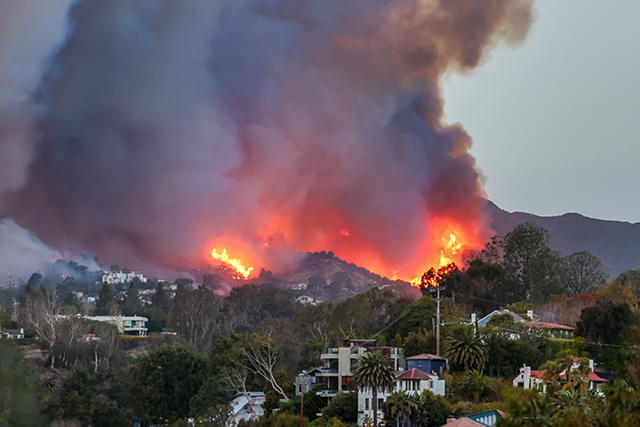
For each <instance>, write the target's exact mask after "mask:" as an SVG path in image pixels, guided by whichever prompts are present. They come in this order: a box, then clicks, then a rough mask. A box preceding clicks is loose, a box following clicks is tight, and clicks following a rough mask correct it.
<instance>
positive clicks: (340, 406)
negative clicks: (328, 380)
mask: <svg viewBox="0 0 640 427" xmlns="http://www.w3.org/2000/svg"><path fill="white" fill-rule="evenodd" d="M322 418H326V419H332V418H338V419H339V420H341V421H342V422H344V423H347V424H349V423H356V422H358V394H357V393H338V394H337V395H336V396H335V397H334V398H333V399H331V401H329V404H328V405H327V407H326V408H324V410H323V411H322Z"/></svg>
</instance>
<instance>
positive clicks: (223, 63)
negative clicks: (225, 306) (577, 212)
mask: <svg viewBox="0 0 640 427" xmlns="http://www.w3.org/2000/svg"><path fill="white" fill-rule="evenodd" d="M20 4H21V6H20V7H21V11H20V13H21V15H20V16H22V22H24V23H25V24H26V25H18V26H5V25H4V24H6V23H5V22H4V20H3V22H2V24H3V25H2V28H3V30H1V31H3V32H4V33H3V37H2V38H1V40H2V41H1V42H0V43H1V45H0V46H1V49H2V50H0V55H1V57H0V61H1V63H2V64H12V66H19V67H21V68H20V69H19V70H18V71H17V72H13V71H12V70H9V71H7V70H6V69H4V68H3V70H2V72H1V74H0V87H2V88H3V91H4V92H6V91H7V88H8V90H9V91H10V92H11V91H13V92H14V93H15V94H16V95H15V96H12V97H11V98H10V99H9V100H4V99H3V101H2V103H1V104H0V147H1V150H2V153H3V156H2V158H0V162H1V165H0V170H2V172H0V173H2V174H3V175H2V177H3V183H4V184H3V186H2V187H1V188H0V191H1V192H2V194H1V195H0V197H1V199H0V217H2V216H4V217H9V218H13V219H14V220H15V221H16V222H17V223H18V224H20V225H22V226H24V227H26V228H28V229H29V230H32V231H33V232H35V233H36V234H37V235H38V236H39V237H40V238H41V239H43V241H45V242H46V243H48V244H50V245H52V246H55V247H61V248H72V249H78V250H88V251H91V252H92V253H94V254H96V255H97V256H98V258H99V259H100V260H104V262H105V263H119V264H136V265H139V266H141V267H143V268H145V267H147V268H165V269H171V268H178V267H182V266H185V265H193V264H196V263H198V262H202V260H203V259H205V258H206V257H207V256H208V251H209V250H210V249H211V247H213V246H221V247H222V246H224V247H229V248H230V250H232V251H235V252H233V253H241V254H242V256H243V257H244V258H246V259H248V260H249V262H251V263H252V264H254V265H255V266H256V267H257V268H259V267H260V266H262V265H268V266H271V267H272V268H277V266H278V265H281V266H283V265H286V264H287V263H288V262H290V261H292V258H291V256H292V255H293V254H296V253H298V252H303V251H308V250H310V251H313V250H332V251H334V252H335V253H336V254H337V255H338V256H340V257H342V258H344V259H347V260H349V261H352V262H356V263H358V264H360V265H363V266H366V267H367V268H369V269H371V270H377V271H378V272H381V273H383V274H387V275H392V274H395V273H398V276H399V277H403V278H407V277H410V276H411V275H412V274H414V273H415V272H416V271H420V270H422V267H423V264H424V262H425V260H430V261H433V260H435V259H437V257H438V253H439V252H438V251H439V248H438V245H439V244H440V238H441V236H440V234H443V235H448V234H447V233H449V232H450V231H449V230H448V228H449V227H454V228H456V230H458V231H460V233H461V234H463V235H464V237H465V243H466V244H468V245H478V244H480V243H481V242H482V240H483V239H484V238H486V237H487V234H488V230H487V228H486V224H485V218H484V216H483V213H482V207H483V203H484V202H483V197H484V192H483V190H482V186H481V177H480V174H479V172H478V170H477V169H476V166H475V161H474V159H473V157H471V156H470V155H469V153H468V151H467V150H468V148H469V147H470V144H471V139H470V137H469V135H468V134H467V133H466V132H465V131H464V129H463V128H462V126H460V125H448V124H446V123H444V122H443V120H442V104H443V100H442V98H441V92H440V79H441V77H442V76H443V75H444V74H445V73H448V72H465V71H468V70H471V69H473V68H474V67H475V66H477V65H478V64H479V63H480V62H481V61H482V60H483V59H484V58H486V54H487V53H488V52H489V51H490V50H491V48H492V47H493V46H495V44H496V43H498V42H507V43H518V42H521V41H522V40H524V38H525V36H526V34H527V31H528V29H529V27H530V25H531V23H532V5H531V1H526V0H519V1H511V0H493V1H488V2H477V1H475V0H467V1H456V2H438V1H435V0H433V1H423V2H419V1H415V0H394V1H386V0H385V1H382V0H374V1H369V2H344V1H336V0H323V1H290V0H270V1H236V0H233V1H219V2H211V1H196V0H193V1H187V2H172V1H157V2H130V1H124V0H114V1H109V2H82V1H80V2H74V3H73V6H71V5H70V2H38V1H31V2H24V3H20ZM15 7H16V6H14V4H13V3H9V4H3V5H1V6H0V16H4V17H9V18H8V19H9V20H11V19H14V17H15V16H16V14H17V12H16V11H14V10H10V9H13V8H15ZM0 19H1V18H0ZM5 20H6V18H5ZM27 35H28V36H29V37H27V38H26V39H25V36H27ZM15 52H27V53H28V55H26V56H24V57H22V58H21V59H22V62H18V65H15V64H16V62H15V60H14V56H15ZM24 70H28V71H29V73H27V74H25V76H27V77H25V79H24V80H23V81H21V80H15V79H13V76H15V75H18V76H22V75H23V73H22V72H23V71H24ZM16 126H17V128H16ZM436 224H441V225H440V226H438V227H436Z"/></svg>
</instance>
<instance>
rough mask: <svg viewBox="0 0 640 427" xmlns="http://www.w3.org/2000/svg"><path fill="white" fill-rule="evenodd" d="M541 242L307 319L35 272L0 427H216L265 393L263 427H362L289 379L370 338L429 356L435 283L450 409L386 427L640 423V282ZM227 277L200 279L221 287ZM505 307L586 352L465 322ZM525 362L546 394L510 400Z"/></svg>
mask: <svg viewBox="0 0 640 427" xmlns="http://www.w3.org/2000/svg"><path fill="white" fill-rule="evenodd" d="M547 242H548V234H547V233H546V232H545V231H544V230H543V229H540V228H539V227H537V226H535V225H533V224H523V225H520V226H518V227H516V228H515V229H514V230H513V231H512V232H511V233H509V234H508V235H506V236H505V237H504V238H498V237H496V238H494V239H492V241H491V242H490V243H489V244H488V245H487V246H486V247H485V248H484V249H483V250H482V251H480V252H478V253H476V254H472V256H471V257H470V258H469V261H468V262H467V263H465V265H464V266H460V267H457V266H448V267H447V268H445V269H440V270H438V271H436V270H432V271H430V272H427V274H426V275H425V278H424V280H423V282H424V283H423V284H424V286H423V291H424V292H423V295H422V296H421V297H420V298H417V299H413V298H410V297H407V296H406V295H404V294H403V295H400V294H397V293H395V292H394V291H393V290H391V289H388V288H387V289H384V290H381V289H378V288H375V287H372V288H371V289H369V290H368V291H366V292H363V293H360V294H356V295H353V296H351V297H349V298H346V299H342V300H340V301H327V302H320V303H317V304H315V305H306V306H305V305H301V304H299V303H297V302H296V299H295V296H296V294H295V293H294V292H293V291H292V290H290V289H286V288H285V287H283V286H278V285H274V284H266V285H260V286H258V285H255V284H248V285H244V286H240V287H236V288H234V289H232V290H231V291H230V292H229V294H228V295H220V294H218V293H215V292H213V291H212V290H211V289H210V288H208V287H205V286H194V284H193V281H192V280H191V279H187V278H181V279H177V280H176V281H174V282H173V283H164V282H159V281H157V280H151V281H149V283H146V284H142V283H140V282H137V281H133V282H130V283H126V284H117V285H108V284H101V283H96V280H97V278H96V277H94V276H92V275H91V273H90V272H88V271H86V270H85V269H82V268H81V266H78V265H75V266H66V265H65V268H66V269H69V268H70V269H72V270H73V271H75V272H76V273H75V274H76V275H75V276H73V277H69V276H67V277H64V278H63V277H59V276H55V277H53V276H51V275H46V274H45V275H42V274H33V275H32V276H31V277H30V278H29V280H28V282H26V283H25V284H24V286H23V287H21V288H20V291H19V292H16V291H15V290H6V289H3V290H1V292H0V304H2V305H1V308H0V328H2V329H3V330H4V329H16V328H19V327H22V328H24V329H25V335H26V338H25V339H22V340H15V341H12V342H8V341H0V425H47V424H52V423H54V424H55V423H58V424H59V425H60V423H68V424H74V423H75V424H79V425H94V426H100V425H131V423H132V422H139V423H141V424H142V425H149V424H166V425H187V424H188V421H187V420H189V419H192V420H194V422H195V423H197V424H199V425H221V424H224V422H225V421H226V420H227V419H228V417H229V413H230V407H229V403H230V402H231V400H232V399H233V398H234V397H235V396H237V395H242V394H246V393H248V392H256V391H262V392H264V393H265V403H264V405H263V409H264V416H263V417H262V418H261V419H260V420H257V421H256V423H255V425H262V426H267V425H281V426H288V425H291V426H293V425H296V426H297V425H299V422H300V415H301V413H300V412H301V407H302V412H303V414H302V415H303V419H304V420H305V422H306V423H308V425H313V426H343V425H353V424H354V423H356V422H357V414H358V412H357V395H356V393H341V394H339V395H338V396H336V397H335V398H333V399H331V400H330V401H329V402H327V400H326V399H325V398H322V397H320V395H319V394H316V391H315V390H311V391H309V392H307V393H305V396H304V401H302V399H301V397H300V396H296V395H295V390H294V381H295V377H296V376H297V375H298V373H299V372H300V370H302V369H306V370H310V369H313V368H315V367H318V366H322V365H323V361H322V360H320V354H321V353H322V352H323V351H324V349H326V348H329V347H336V346H341V345H342V343H343V341H344V340H345V339H349V338H374V337H375V338H376V339H377V341H378V344H379V345H393V346H399V347H404V350H405V355H406V356H411V355H415V354H420V353H435V351H436V348H435V342H436V337H435V311H436V301H435V295H434V293H433V291H432V289H433V285H434V284H437V285H439V286H440V293H441V297H442V298H441V312H442V315H441V317H442V325H441V334H442V337H443V340H442V344H443V346H442V347H443V355H445V356H446V357H447V358H448V359H449V372H448V373H447V374H446V375H445V380H446V396H444V397H442V396H434V395H433V394H431V393H428V392H424V393H419V394H418V393H416V394H408V393H402V392H396V393H393V394H392V395H391V396H390V397H389V398H388V399H387V401H386V402H385V403H384V405H383V406H382V407H381V409H382V411H383V413H384V417H385V422H386V423H387V424H388V425H393V424H396V425H399V424H402V425H416V426H424V425H442V424H444V423H445V422H446V418H447V417H448V416H451V415H452V416H455V417H462V416H466V415H470V414H474V413H478V412H482V411H485V410H489V409H500V410H502V411H503V412H504V413H505V414H506V417H505V418H504V419H503V420H501V424H502V425H549V426H551V425H554V426H555V425H635V424H637V421H636V420H637V418H638V415H640V352H639V351H638V348H639V345H640V332H639V331H640V316H639V315H638V307H637V303H638V297H639V292H638V280H637V279H638V275H637V271H636V270H631V271H629V272H625V273H623V274H622V275H620V277H618V278H617V279H616V280H613V281H610V282H608V283H605V282H606V280H605V278H604V274H603V273H602V266H601V263H599V261H598V260H597V259H595V258H594V257H593V256H591V255H589V254H587V253H582V252H580V253H576V254H571V255H569V256H566V257H563V256H561V255H560V254H558V253H556V252H554V251H552V250H551V249H549V248H548V245H547ZM327 256H329V255H327ZM267 276H268V273H264V274H263V276H262V277H263V278H264V277H267ZM216 280H217V279H216V278H215V277H213V276H210V277H208V278H207V280H206V281H207V283H209V284H214V285H216V286H218V285H219V284H218V282H217V281H216ZM349 280H350V279H349V277H348V276H347V277H344V275H336V277H332V278H330V279H325V278H322V277H320V276H318V275H317V274H316V275H314V276H312V278H309V280H308V282H309V283H308V285H309V287H310V289H312V290H313V289H316V288H317V289H323V292H325V293H328V292H329V291H327V290H325V289H324V288H326V287H328V286H331V284H332V283H334V284H335V283H338V284H340V283H341V284H342V285H344V283H346V282H347V281H349ZM342 285H340V286H342ZM345 286H346V285H345ZM341 289H342V288H341ZM83 292H86V293H87V294H88V295H91V296H95V297H96V301H95V303H91V302H88V301H87V299H86V295H85V296H84V297H83V295H82V293H83ZM336 292H337V291H336ZM338 293H339V294H340V298H343V297H344V295H343V292H342V291H340V292H338ZM14 301H18V304H17V305H14ZM500 308H506V309H509V310H511V311H512V312H515V313H517V314H519V315H520V316H522V317H524V318H526V316H527V312H528V311H529V310H533V311H534V313H535V320H540V321H545V322H553V323H560V324H565V325H569V326H575V328H576V329H575V338H571V337H567V336H562V337H554V336H552V335H551V334H549V333H548V332H546V331H543V330H538V329H532V328H531V327H530V326H527V325H526V324H525V323H521V322H518V321H515V320H514V319H513V317H512V316H511V315H509V314H507V315H498V316H494V317H493V319H492V320H491V321H490V322H489V323H488V325H487V326H486V327H482V328H480V327H477V326H476V325H471V324H470V318H471V313H476V314H477V315H479V316H482V315H484V314H487V313H489V312H490V311H492V310H494V309H500ZM79 314H138V315H144V316H146V317H147V318H149V324H148V326H149V330H150V336H149V337H146V338H138V337H129V336H121V335H120V334H119V332H118V330H117V328H116V327H115V326H113V325H109V324H107V323H103V322H93V321H89V320H87V319H85V318H83V317H82V316H78V315H79ZM164 331H171V332H175V334H176V335H172V334H161V333H160V332H164ZM589 359H592V360H594V362H595V363H596V365H597V366H598V367H600V368H604V369H606V372H600V373H599V375H605V376H607V377H608V378H609V381H608V382H607V383H606V384H604V385H602V386H601V388H600V390H601V393H600V392H595V391H594V390H593V389H592V388H591V389H590V388H589V385H588V382H587V381H585V378H586V376H587V375H589V374H590V372H589V370H590V368H589V364H588V363H587V362H588V360H589ZM576 360H578V362H576ZM576 363H577V365H576ZM523 365H526V366H530V367H531V368H532V369H537V370H544V371H545V374H544V376H543V382H544V385H545V387H546V390H547V393H546V394H545V393H540V392H538V391H530V390H520V389H517V388H514V387H513V386H512V381H513V378H514V377H515V376H516V375H518V373H519V372H520V369H521V368H522V366H523ZM575 366H577V369H574V367H575ZM354 372H355V374H356V375H355V384H356V385H357V386H358V387H360V388H365V387H368V388H369V389H370V390H372V391H374V392H375V393H377V394H379V392H380V391H381V390H384V389H388V388H389V384H391V383H393V382H394V372H393V369H392V367H391V365H390V364H389V360H388V359H385V358H384V357H383V356H382V354H381V353H378V352H368V353H365V355H364V356H363V357H361V358H360V360H359V361H358V363H357V365H356V366H354ZM372 403H373V405H375V404H376V403H377V399H376V398H374V399H373V402H372ZM374 413H376V414H377V411H374ZM370 421H371V423H372V424H375V423H376V422H377V421H379V420H377V419H372V420H370Z"/></svg>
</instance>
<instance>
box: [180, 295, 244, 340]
mask: <svg viewBox="0 0 640 427" xmlns="http://www.w3.org/2000/svg"><path fill="white" fill-rule="evenodd" d="M222 310H223V300H222V297H220V296H219V295H216V294H214V293H213V292H211V291H210V290H209V289H207V288H204V287H199V288H198V289H195V290H193V291H189V290H187V289H186V288H184V287H182V286H179V287H178V292H177V293H176V298H175V303H174V305H173V310H172V311H171V314H170V316H169V324H170V325H171V326H172V327H174V328H175V330H176V332H177V333H178V335H180V336H181V337H183V338H184V339H185V340H186V341H187V342H188V343H190V344H192V345H194V346H196V347H197V348H199V349H201V350H205V349H207V348H209V346H210V345H211V343H212V342H213V341H214V340H215V339H216V337H218V336H219V335H221V334H222V333H223V332H229V331H230V330H231V329H232V326H233V325H232V324H229V322H230V321H232V320H233V316H232V313H223V311H222ZM229 326H231V327H229Z"/></svg>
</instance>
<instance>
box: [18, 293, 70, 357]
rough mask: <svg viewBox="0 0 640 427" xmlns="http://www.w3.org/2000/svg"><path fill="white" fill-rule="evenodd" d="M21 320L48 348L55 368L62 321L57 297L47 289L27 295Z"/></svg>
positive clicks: (21, 311)
mask: <svg viewBox="0 0 640 427" xmlns="http://www.w3.org/2000/svg"><path fill="white" fill-rule="evenodd" d="M20 318H21V321H22V322H23V323H24V324H25V326H27V328H29V329H31V330H33V332H34V333H35V334H36V336H37V337H38V338H39V339H40V340H41V341H42V342H43V343H44V344H45V346H46V347H47V351H48V352H49V355H50V357H51V367H52V368H53V367H54V365H55V360H56V356H55V350H56V344H57V343H58V339H59V330H60V320H61V319H62V315H61V309H60V306H58V305H57V304H56V298H55V295H54V294H53V293H52V292H50V291H49V290H47V289H46V288H41V289H40V291H39V292H36V293H33V294H30V295H25V298H23V300H22V304H21V307H20Z"/></svg>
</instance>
